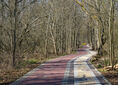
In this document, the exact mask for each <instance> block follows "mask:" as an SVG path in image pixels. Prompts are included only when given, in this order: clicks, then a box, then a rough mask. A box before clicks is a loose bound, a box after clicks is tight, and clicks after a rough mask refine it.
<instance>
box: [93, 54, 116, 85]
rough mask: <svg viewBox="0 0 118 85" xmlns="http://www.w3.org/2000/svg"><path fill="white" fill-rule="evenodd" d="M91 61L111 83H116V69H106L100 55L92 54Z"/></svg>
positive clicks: (114, 84) (113, 84)
mask: <svg viewBox="0 0 118 85" xmlns="http://www.w3.org/2000/svg"><path fill="white" fill-rule="evenodd" d="M91 62H92V64H94V66H95V67H96V68H97V69H98V70H99V71H100V72H101V73H102V74H103V75H104V77H105V78H106V79H107V80H108V81H109V82H110V83H111V84H112V85H118V69H116V70H114V71H112V70H110V69H109V70H108V69H106V68H107V67H105V66H104V64H103V62H104V61H103V60H102V57H100V56H94V57H93V58H92V59H91Z"/></svg>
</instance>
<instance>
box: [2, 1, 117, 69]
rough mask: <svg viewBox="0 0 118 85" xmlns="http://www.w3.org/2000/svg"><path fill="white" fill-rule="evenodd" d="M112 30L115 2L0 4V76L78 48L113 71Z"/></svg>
mask: <svg viewBox="0 0 118 85" xmlns="http://www.w3.org/2000/svg"><path fill="white" fill-rule="evenodd" d="M117 28H118V0H0V71H2V70H6V69H8V70H10V69H17V68H20V67H22V65H24V64H22V63H23V62H29V63H33V62H34V63H35V62H37V59H38V60H40V62H42V61H43V59H47V58H50V56H60V55H65V54H71V53H73V51H76V50H78V48H80V47H82V45H83V43H87V44H89V45H90V46H91V47H92V49H93V50H96V51H98V55H99V56H102V57H101V59H102V60H101V61H102V66H103V67H106V66H111V70H115V69H116V65H117V63H118V29H117ZM29 59H32V60H30V61H29ZM38 62H39V61H38ZM117 66H118V65H117Z"/></svg>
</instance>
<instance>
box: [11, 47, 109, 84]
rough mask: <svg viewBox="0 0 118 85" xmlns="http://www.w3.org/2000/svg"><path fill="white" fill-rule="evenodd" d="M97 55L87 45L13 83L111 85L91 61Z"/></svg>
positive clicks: (48, 62)
mask: <svg viewBox="0 0 118 85" xmlns="http://www.w3.org/2000/svg"><path fill="white" fill-rule="evenodd" d="M93 55H96V52H94V51H90V50H89V47H87V46H85V47H83V48H81V49H79V50H78V52H77V53H76V54H72V55H66V56H61V57H59V58H56V59H53V60H50V61H47V62H46V63H44V64H42V65H40V66H39V67H37V68H35V69H34V70H32V71H30V72H28V73H27V74H26V75H24V76H23V77H21V78H20V79H18V80H17V81H15V82H14V83H12V84H11V85H111V84H110V83H109V82H108V81H107V80H106V79H105V78H104V77H103V75H101V73H100V72H98V71H97V69H96V68H95V67H94V66H93V65H92V64H91V63H90V62H89V59H90V58H91V57H92V56H93Z"/></svg>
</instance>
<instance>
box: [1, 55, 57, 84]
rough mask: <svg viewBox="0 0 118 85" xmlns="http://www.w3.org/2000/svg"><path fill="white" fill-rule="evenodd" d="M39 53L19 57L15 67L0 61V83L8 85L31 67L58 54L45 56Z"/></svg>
mask: <svg viewBox="0 0 118 85" xmlns="http://www.w3.org/2000/svg"><path fill="white" fill-rule="evenodd" d="M38 55H39V54H35V55H29V56H30V58H26V59H25V58H24V59H20V61H19V62H18V63H17V65H16V67H15V69H11V68H10V66H8V65H9V63H7V64H6V63H4V62H3V63H1V64H0V85H9V84H10V83H12V82H14V81H15V80H16V79H18V78H20V77H21V76H23V75H24V74H26V73H27V72H29V71H31V70H32V69H34V68H36V67H37V66H39V65H40V64H41V63H44V62H45V61H47V60H49V59H52V58H56V57H58V56H54V55H53V56H52V55H51V56H50V57H48V58H46V57H39V56H38ZM2 68H3V69H2Z"/></svg>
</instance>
